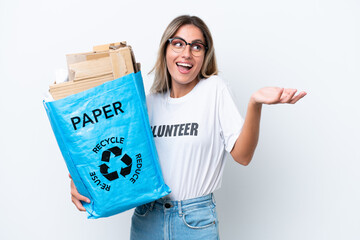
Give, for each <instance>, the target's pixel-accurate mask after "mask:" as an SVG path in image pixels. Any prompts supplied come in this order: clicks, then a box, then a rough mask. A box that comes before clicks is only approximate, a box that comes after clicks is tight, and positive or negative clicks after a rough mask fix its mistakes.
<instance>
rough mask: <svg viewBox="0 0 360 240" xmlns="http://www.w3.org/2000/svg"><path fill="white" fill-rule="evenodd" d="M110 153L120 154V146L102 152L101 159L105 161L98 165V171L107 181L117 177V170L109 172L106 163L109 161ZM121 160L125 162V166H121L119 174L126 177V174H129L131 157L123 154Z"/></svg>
mask: <svg viewBox="0 0 360 240" xmlns="http://www.w3.org/2000/svg"><path fill="white" fill-rule="evenodd" d="M112 154H113V155H114V156H115V157H119V156H121V154H122V148H118V147H112V148H109V149H108V150H105V151H104V152H103V153H102V156H101V161H102V162H105V163H103V164H101V165H100V166H99V167H100V173H101V174H102V175H103V176H104V177H105V178H106V179H107V180H109V181H113V180H115V179H118V178H119V174H118V172H117V171H113V172H110V173H109V168H110V167H109V166H108V165H107V164H106V163H109V162H110V157H111V156H112ZM121 161H122V162H123V163H125V164H126V167H124V168H121V170H120V175H122V176H123V177H126V175H129V174H130V172H131V165H132V159H131V158H130V157H129V156H128V155H127V154H124V156H123V157H122V158H121Z"/></svg>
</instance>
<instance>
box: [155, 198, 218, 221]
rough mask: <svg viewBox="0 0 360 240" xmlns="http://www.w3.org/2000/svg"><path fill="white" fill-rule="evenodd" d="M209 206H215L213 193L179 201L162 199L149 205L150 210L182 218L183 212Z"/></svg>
mask: <svg viewBox="0 0 360 240" xmlns="http://www.w3.org/2000/svg"><path fill="white" fill-rule="evenodd" d="M211 204H214V205H216V203H215V198H214V195H213V193H210V194H208V195H205V196H201V197H197V198H190V199H186V200H180V201H175V200H170V199H169V198H167V197H163V198H160V199H158V200H156V201H154V202H152V203H150V210H151V209H153V208H157V209H162V210H164V211H169V212H178V213H179V215H180V216H182V214H183V210H190V209H192V208H197V207H199V205H204V206H209V205H211Z"/></svg>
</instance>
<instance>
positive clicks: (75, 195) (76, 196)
mask: <svg viewBox="0 0 360 240" xmlns="http://www.w3.org/2000/svg"><path fill="white" fill-rule="evenodd" d="M69 178H70V179H71V183H70V187H71V201H72V202H73V203H74V204H75V206H76V208H77V209H79V211H86V210H85V208H84V206H83V205H82V203H81V202H80V201H84V202H87V203H90V199H88V198H87V197H85V196H83V195H81V194H80V193H79V192H78V190H77V189H76V187H75V184H74V181H73V180H72V177H71V175H70V174H69Z"/></svg>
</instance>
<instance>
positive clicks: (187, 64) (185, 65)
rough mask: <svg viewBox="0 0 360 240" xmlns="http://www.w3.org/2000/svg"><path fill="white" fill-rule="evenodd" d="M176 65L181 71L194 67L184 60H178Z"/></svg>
mask: <svg viewBox="0 0 360 240" xmlns="http://www.w3.org/2000/svg"><path fill="white" fill-rule="evenodd" d="M176 65H177V66H178V68H179V70H180V72H188V71H190V69H191V68H192V67H193V65H192V64H190V63H182V62H178V63H176Z"/></svg>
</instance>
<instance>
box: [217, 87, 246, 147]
mask: <svg viewBox="0 0 360 240" xmlns="http://www.w3.org/2000/svg"><path fill="white" fill-rule="evenodd" d="M218 97H219V99H218V100H219V104H218V109H219V110H218V112H219V122H220V131H221V132H220V134H221V137H222V138H223V142H224V145H225V150H226V151H227V152H231V150H232V149H233V147H234V144H235V142H236V140H237V138H238V137H239V135H240V132H241V128H242V126H243V123H244V119H243V118H242V116H241V115H240V113H239V110H238V108H237V107H236V105H235V102H234V100H233V98H232V96H231V94H230V91H229V89H228V86H227V85H226V84H225V83H223V84H222V86H221V88H220V89H219V95H218Z"/></svg>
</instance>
